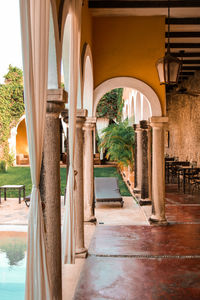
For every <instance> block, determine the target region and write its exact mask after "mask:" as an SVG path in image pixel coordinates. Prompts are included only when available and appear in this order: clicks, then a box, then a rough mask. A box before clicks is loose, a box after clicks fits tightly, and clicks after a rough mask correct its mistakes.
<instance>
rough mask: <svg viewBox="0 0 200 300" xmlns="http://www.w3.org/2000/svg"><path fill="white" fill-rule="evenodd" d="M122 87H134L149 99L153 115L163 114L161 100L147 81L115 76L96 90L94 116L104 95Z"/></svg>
mask: <svg viewBox="0 0 200 300" xmlns="http://www.w3.org/2000/svg"><path fill="white" fill-rule="evenodd" d="M120 87H121V88H123V87H127V88H132V89H134V90H137V91H139V92H140V93H142V94H143V95H144V96H145V97H146V99H147V100H148V102H149V105H150V107H151V116H154V117H160V116H162V109H161V105H160V101H159V98H158V96H157V94H156V93H155V91H154V90H153V89H152V88H151V87H150V86H149V85H148V84H146V83H145V82H143V81H141V80H138V79H136V78H133V77H115V78H111V79H108V80H106V81H104V82H102V83H101V84H100V85H98V86H97V87H96V88H95V90H94V105H93V116H96V108H97V105H98V103H99V100H100V99H101V98H102V97H103V95H105V94H106V93H107V92H109V91H111V90H113V89H115V88H120Z"/></svg>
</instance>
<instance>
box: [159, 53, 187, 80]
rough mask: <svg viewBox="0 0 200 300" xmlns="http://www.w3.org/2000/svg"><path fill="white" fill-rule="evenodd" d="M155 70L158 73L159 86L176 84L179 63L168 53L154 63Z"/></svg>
mask: <svg viewBox="0 0 200 300" xmlns="http://www.w3.org/2000/svg"><path fill="white" fill-rule="evenodd" d="M156 68H157V71H158V76H159V80H160V84H166V85H169V84H176V83H177V82H178V76H179V73H180V69H181V61H180V60H179V59H178V58H176V57H173V56H172V55H171V54H170V51H169V50H167V53H166V55H165V56H164V57H162V58H160V59H158V61H157V62H156Z"/></svg>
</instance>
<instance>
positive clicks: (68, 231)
mask: <svg viewBox="0 0 200 300" xmlns="http://www.w3.org/2000/svg"><path fill="white" fill-rule="evenodd" d="M81 4H82V1H80V0H71V2H70V9H69V14H70V18H71V35H70V38H71V43H70V44H71V45H70V79H69V80H70V87H69V176H68V180H67V195H66V199H67V201H66V208H65V216H64V224H63V241H62V257H63V263H69V264H71V263H74V262H75V210H74V187H75V182H74V180H75V178H74V149H75V130H76V111H77V96H78V71H79V61H80V26H81Z"/></svg>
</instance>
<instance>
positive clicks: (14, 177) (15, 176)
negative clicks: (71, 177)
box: [0, 167, 131, 198]
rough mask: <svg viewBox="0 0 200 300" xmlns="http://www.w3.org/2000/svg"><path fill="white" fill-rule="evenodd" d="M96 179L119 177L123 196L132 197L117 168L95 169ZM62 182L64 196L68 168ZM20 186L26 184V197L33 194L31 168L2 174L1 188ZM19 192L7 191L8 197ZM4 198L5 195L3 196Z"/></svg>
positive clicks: (63, 173) (17, 169)
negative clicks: (4, 186) (2, 186)
mask: <svg viewBox="0 0 200 300" xmlns="http://www.w3.org/2000/svg"><path fill="white" fill-rule="evenodd" d="M94 176H95V177H117V178H118V182H119V188H120V193H121V195H122V196H131V194H130V192H129V190H128V188H127V186H126V184H125V183H124V181H123V180H122V177H121V175H120V174H119V172H118V171H117V169H116V168H115V167H113V168H95V169H94ZM60 179H61V180H60V181H61V195H62V196H63V195H64V191H65V186H66V168H60ZM7 184H10V185H20V184H24V185H25V188H26V196H27V195H29V194H30V193H31V188H32V183H31V173H30V168H29V167H11V168H9V169H8V172H7V173H0V186H1V185H7ZM18 195H19V193H18V191H16V190H11V191H7V196H8V197H13V198H17V197H18ZM2 196H3V194H2Z"/></svg>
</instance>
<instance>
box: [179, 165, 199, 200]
mask: <svg viewBox="0 0 200 300" xmlns="http://www.w3.org/2000/svg"><path fill="white" fill-rule="evenodd" d="M181 171H182V172H183V193H184V194H185V178H186V177H185V175H193V174H194V173H195V172H197V171H200V168H199V167H195V168H194V167H192V166H181V167H180V168H178V189H180V175H181V174H180V173H181Z"/></svg>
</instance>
